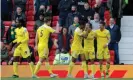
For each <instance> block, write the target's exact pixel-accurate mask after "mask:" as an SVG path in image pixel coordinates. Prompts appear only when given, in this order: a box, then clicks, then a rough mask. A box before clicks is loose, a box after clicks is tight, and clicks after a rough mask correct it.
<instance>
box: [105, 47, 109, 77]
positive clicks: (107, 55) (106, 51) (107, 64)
mask: <svg viewBox="0 0 133 80" xmlns="http://www.w3.org/2000/svg"><path fill="white" fill-rule="evenodd" d="M104 59H105V60H106V62H107V63H106V76H108V75H109V68H110V54H109V50H108V48H106V49H105V53H104Z"/></svg>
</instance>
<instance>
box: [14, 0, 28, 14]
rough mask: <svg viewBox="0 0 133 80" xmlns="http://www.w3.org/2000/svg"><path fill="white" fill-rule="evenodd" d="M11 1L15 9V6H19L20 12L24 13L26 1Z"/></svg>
mask: <svg viewBox="0 0 133 80" xmlns="http://www.w3.org/2000/svg"><path fill="white" fill-rule="evenodd" d="M13 1H14V4H15V9H16V8H17V6H20V7H21V8H22V11H23V12H25V10H26V2H27V0H13Z"/></svg>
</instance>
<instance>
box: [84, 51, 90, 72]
mask: <svg viewBox="0 0 133 80" xmlns="http://www.w3.org/2000/svg"><path fill="white" fill-rule="evenodd" d="M84 55H85V60H86V68H85V69H86V70H84V72H85V71H87V72H88V62H89V52H88V51H84ZM87 74H88V73H87Z"/></svg>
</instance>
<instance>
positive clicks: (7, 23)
mask: <svg viewBox="0 0 133 80" xmlns="http://www.w3.org/2000/svg"><path fill="white" fill-rule="evenodd" d="M3 24H4V25H5V26H10V25H11V24H12V22H11V21H4V22H3Z"/></svg>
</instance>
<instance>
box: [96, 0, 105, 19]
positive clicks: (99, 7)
mask: <svg viewBox="0 0 133 80" xmlns="http://www.w3.org/2000/svg"><path fill="white" fill-rule="evenodd" d="M94 9H95V12H96V13H99V16H100V19H101V20H103V21H104V12H105V7H104V6H103V4H102V0H96V4H95V7H94Z"/></svg>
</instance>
